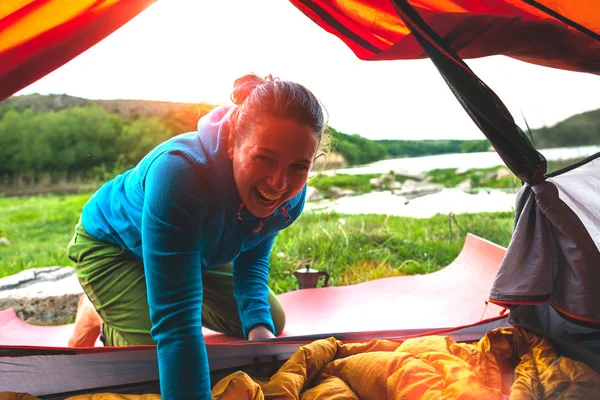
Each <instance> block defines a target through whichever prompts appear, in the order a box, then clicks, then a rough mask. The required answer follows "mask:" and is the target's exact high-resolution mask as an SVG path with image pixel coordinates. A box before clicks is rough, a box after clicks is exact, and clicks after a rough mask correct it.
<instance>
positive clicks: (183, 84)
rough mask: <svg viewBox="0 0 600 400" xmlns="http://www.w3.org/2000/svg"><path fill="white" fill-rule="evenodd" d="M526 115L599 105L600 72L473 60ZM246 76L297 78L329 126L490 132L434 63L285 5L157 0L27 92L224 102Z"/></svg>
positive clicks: (540, 118) (449, 134)
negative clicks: (383, 54)
mask: <svg viewBox="0 0 600 400" xmlns="http://www.w3.org/2000/svg"><path fill="white" fill-rule="evenodd" d="M468 64H469V65H470V66H471V68H472V69H473V70H474V71H475V72H476V73H477V74H478V75H479V77H480V78H482V79H483V80H484V82H486V83H487V84H488V86H490V87H491V88H492V89H493V90H494V91H495V92H496V93H497V94H498V95H499V96H500V98H501V99H502V100H503V101H504V102H505V104H506V105H507V106H508V108H509V109H510V111H511V112H512V114H513V116H514V117H515V119H516V120H517V122H518V123H519V124H521V125H524V124H522V121H523V119H522V117H521V115H522V114H524V115H525V118H526V119H527V121H528V123H529V125H530V127H532V128H534V127H539V126H542V125H547V126H550V125H553V124H555V123H556V122H558V121H560V120H562V119H564V118H566V117H569V116H571V115H574V114H578V113H581V112H584V111H589V110H594V109H598V108H600V96H598V93H600V76H596V75H591V74H582V73H574V72H567V71H561V70H556V69H550V68H544V67H538V66H535V65H531V64H526V63H523V62H519V61H516V60H512V59H509V58H506V57H498V56H496V57H488V58H485V59H478V60H471V61H468ZM248 72H255V73H257V74H259V75H266V74H269V73H271V74H273V75H274V76H278V77H280V78H281V79H284V80H292V81H297V82H300V83H302V84H304V85H305V86H307V87H308V88H309V89H310V90H312V91H313V92H314V93H315V95H317V97H318V98H319V99H320V100H321V101H322V102H323V103H324V104H325V106H326V108H327V110H328V112H329V116H330V119H329V123H330V125H331V126H333V127H334V128H336V129H338V130H340V131H342V132H345V133H358V134H360V135H361V136H364V137H368V138H371V139H388V138H389V139H482V138H483V134H481V133H480V131H479V130H478V129H477V128H476V126H475V124H474V123H473V122H472V121H471V120H470V118H469V117H468V116H467V114H466V113H465V112H464V111H463V109H462V107H461V106H460V105H459V103H458V102H457V101H456V99H455V98H454V96H453V95H452V94H451V92H450V90H449V89H448V87H447V86H446V84H445V83H444V81H443V80H442V78H441V76H440V75H439V73H438V72H437V70H436V69H435V67H434V66H433V64H432V63H431V62H430V61H429V60H415V61H385V62H381V61H378V62H368V61H361V60H359V59H358V58H356V57H355V56H354V54H353V53H352V52H351V51H350V50H349V49H348V48H347V47H346V46H345V45H344V44H343V43H342V42H341V40H339V39H338V38H337V37H335V36H333V35H331V34H329V33H327V32H325V31H324V30H322V29H321V28H319V27H318V26H317V25H316V24H314V23H313V22H312V21H311V20H310V19H308V18H307V17H305V16H304V14H302V13H301V12H300V11H299V10H297V9H296V8H295V7H294V6H293V5H292V4H291V3H289V2H287V1H282V0H252V1H248V0H218V1H210V2H209V1H199V0H168V1H167V0H159V1H158V2H157V3H156V4H154V5H152V6H151V7H150V8H148V9H147V10H146V11H144V12H143V13H141V14H140V15H139V16H137V17H136V18H134V19H133V20H132V21H130V22H129V23H128V24H126V25H125V26H124V27H122V28H121V29H120V30H118V31H117V32H115V33H113V34H112V35H111V36H109V37H108V38H106V39H105V40H104V41H102V42H101V43H99V44H98V45H96V46H95V47H93V48H91V49H90V50H88V51H87V52H85V53H83V54H82V55H80V56H79V57H77V58H75V59H74V60H72V61H71V62H69V63H68V64H66V65H64V66H63V67H61V68H59V69H58V70H56V71H54V72H53V73H51V74H49V75H48V76H46V77H44V78H42V79H41V80H39V81H38V82H36V83H34V84H32V85H31V86H29V87H27V88H25V89H23V90H22V91H21V92H19V93H18V94H27V93H36V92H37V93H42V94H48V93H66V94H69V95H73V96H79V97H85V98H90V99H144V100H162V101H181V102H201V101H209V102H215V103H216V102H225V101H227V100H228V98H229V94H230V92H231V89H232V86H233V81H234V80H235V79H236V78H237V77H239V76H241V75H243V74H246V73H248Z"/></svg>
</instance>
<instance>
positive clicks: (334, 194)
mask: <svg viewBox="0 0 600 400" xmlns="http://www.w3.org/2000/svg"><path fill="white" fill-rule="evenodd" d="M343 196H344V190H343V189H341V188H339V187H337V186H332V187H330V188H329V190H327V197H328V198H330V199H337V198H340V197H343Z"/></svg>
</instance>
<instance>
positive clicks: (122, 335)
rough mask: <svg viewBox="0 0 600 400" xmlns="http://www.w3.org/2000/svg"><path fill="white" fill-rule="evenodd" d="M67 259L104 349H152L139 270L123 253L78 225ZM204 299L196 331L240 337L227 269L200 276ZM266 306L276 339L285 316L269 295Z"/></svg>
mask: <svg viewBox="0 0 600 400" xmlns="http://www.w3.org/2000/svg"><path fill="white" fill-rule="evenodd" d="M68 255H69V258H70V259H71V261H73V262H74V263H75V271H76V273H77V277H78V278H79V282H80V283H81V286H82V287H83V290H84V292H85V294H86V295H87V297H88V298H89V299H90V301H91V303H92V304H93V305H94V307H95V308H96V311H98V314H99V315H100V318H101V319H102V321H103V324H102V333H103V336H104V339H105V341H106V343H107V344H108V345H109V346H131V345H142V344H155V342H154V340H153V339H152V337H151V336H150V328H151V327H152V323H151V322H150V314H149V306H148V299H147V295H146V281H145V274H144V266H143V264H142V262H141V261H140V260H138V259H137V258H136V257H135V256H134V255H133V254H132V253H130V252H129V251H127V250H125V249H123V248H121V247H119V246H115V245H113V244H110V243H107V242H103V241H100V240H98V239H96V238H93V237H92V236H90V235H89V234H88V233H87V232H86V231H85V229H84V228H83V226H81V223H79V224H77V226H76V227H75V234H74V235H73V238H72V239H71V242H70V243H69V246H68ZM202 281H203V283H204V288H203V289H204V290H203V292H204V295H203V301H202V325H203V326H205V327H207V328H209V329H212V330H214V331H217V332H222V333H224V334H227V335H230V336H239V337H242V336H243V333H242V323H241V321H240V317H239V315H238V312H237V303H236V301H235V298H234V296H233V276H232V266H231V264H228V265H222V266H219V267H217V268H214V269H211V270H207V271H204V272H203V273H202ZM269 303H270V305H271V316H272V317H273V323H274V325H275V330H276V332H275V334H276V335H279V334H281V332H282V331H283V327H284V325H285V313H284V311H283V308H282V307H281V304H280V303H279V300H277V297H276V296H275V294H274V293H273V292H272V291H270V293H269Z"/></svg>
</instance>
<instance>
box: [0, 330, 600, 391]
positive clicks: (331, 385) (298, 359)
mask: <svg viewBox="0 0 600 400" xmlns="http://www.w3.org/2000/svg"><path fill="white" fill-rule="evenodd" d="M599 393H600V375H599V374H598V373H596V372H595V371H594V370H593V369H592V368H590V367H588V366H587V365H586V364H584V363H581V362H578V361H574V360H572V359H569V358H566V357H559V356H558V355H557V353H556V351H555V350H554V348H553V347H552V345H551V344H550V342H549V341H548V340H547V339H545V338H543V337H541V336H538V335H536V334H533V333H530V332H527V331H525V330H523V329H518V328H499V329H495V330H492V331H489V332H488V333H487V334H486V335H485V337H483V338H482V339H481V340H480V341H479V342H477V343H473V344H469V343H456V342H455V341H454V340H453V339H452V338H450V337H447V336H425V337H420V338H413V339H408V340H406V341H404V342H397V341H390V340H372V341H370V342H365V343H353V344H342V342H340V341H338V340H336V339H335V338H329V339H322V340H317V341H315V342H312V343H310V344H308V345H306V346H304V347H301V348H299V349H298V350H297V351H296V352H295V353H294V355H293V356H292V357H291V358H290V359H289V360H288V361H287V362H286V363H285V364H284V365H283V366H282V367H281V368H280V370H279V371H278V372H277V373H276V374H275V375H273V376H272V377H271V378H270V379H269V380H268V381H260V380H253V379H252V378H251V377H250V376H248V375H247V374H246V373H244V372H241V371H239V372H235V373H233V374H231V375H229V376H227V377H226V378H223V379H222V380H221V381H219V382H218V383H217V384H216V385H215V387H214V388H213V393H212V394H213V399H216V400H229V399H231V400H243V399H252V400H262V399H278V400H284V399H301V400H317V399H344V400H352V399H356V400H357V399H363V400H368V399H375V400H381V399H389V400H392V399H407V400H410V399H431V400H434V399H435V400H438V399H446V400H450V399H503V398H510V399H565V398H569V399H594V398H599ZM5 395H6V393H5ZM12 395H13V396H15V395H17V394H15V393H13V394H12ZM507 395H508V396H507ZM1 397H2V393H0V398H1ZM8 398H9V399H23V400H25V399H27V400H29V399H34V397H19V396H18V395H17V396H15V397H8ZM67 400H160V396H159V395H156V394H154V395H153V394H146V395H131V394H130V395H118V394H114V393H97V394H88V395H80V396H74V397H70V398H69V399H67Z"/></svg>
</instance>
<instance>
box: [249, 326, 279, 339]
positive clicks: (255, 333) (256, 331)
mask: <svg viewBox="0 0 600 400" xmlns="http://www.w3.org/2000/svg"><path fill="white" fill-rule="evenodd" d="M274 337H275V335H273V332H271V331H270V330H269V329H268V328H267V327H265V326H263V325H256V326H255V327H254V328H252V329H250V332H248V340H264V339H273V338H274Z"/></svg>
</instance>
